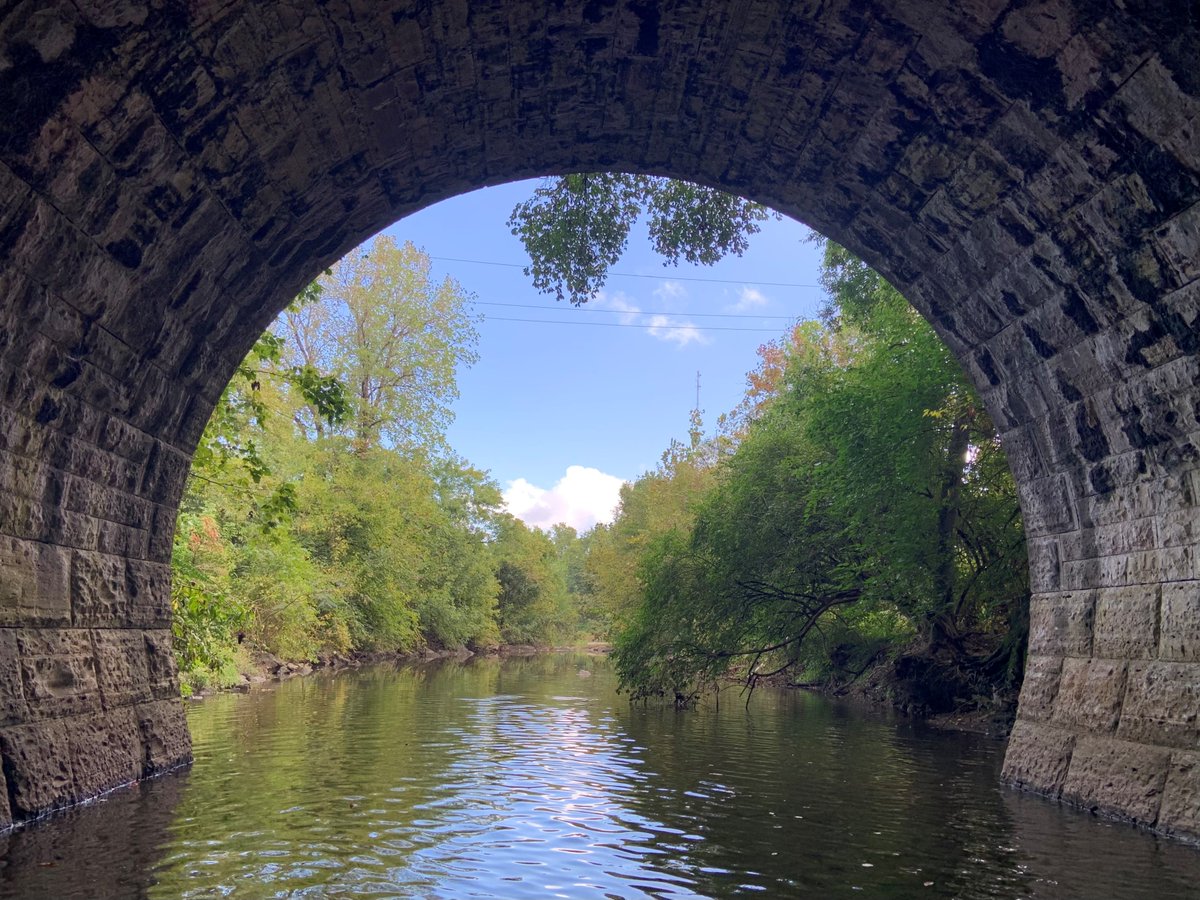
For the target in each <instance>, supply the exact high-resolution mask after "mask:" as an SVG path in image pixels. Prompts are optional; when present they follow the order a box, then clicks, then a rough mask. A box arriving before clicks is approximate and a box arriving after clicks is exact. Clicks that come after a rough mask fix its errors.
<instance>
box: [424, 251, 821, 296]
mask: <svg viewBox="0 0 1200 900" xmlns="http://www.w3.org/2000/svg"><path fill="white" fill-rule="evenodd" d="M429 258H430V259H436V260H437V261H438V262H456V263H470V264H472V265H475V266H500V267H502V268H505V269H524V268H525V266H524V265H523V264H521V263H507V262H496V261H494V260H488V259H463V258H461V257H458V256H431V257H429ZM608 274H609V276H610V277H612V278H654V279H657V280H659V281H704V282H708V283H709V284H759V285H762V286H763V287H786V288H819V287H823V285H820V284H802V283H799V282H795V281H755V280H754V279H753V278H701V277H699V276H698V275H645V274H642V273H640V272H609V273H608Z"/></svg>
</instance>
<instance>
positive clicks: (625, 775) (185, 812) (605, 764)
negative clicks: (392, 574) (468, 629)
mask: <svg viewBox="0 0 1200 900" xmlns="http://www.w3.org/2000/svg"><path fill="white" fill-rule="evenodd" d="M615 687H616V682H615V677H614V675H613V672H612V669H611V666H610V664H609V663H608V661H607V660H605V659H604V658H602V657H595V656H584V655H574V654H548V655H541V656H534V657H525V658H504V659H500V658H474V659H471V660H467V661H465V662H455V661H440V662H435V663H428V664H421V665H379V666H374V667H371V668H367V669H363V670H359V671H350V672H341V673H336V674H318V675H314V676H311V677H307V678H299V679H294V680H292V681H288V682H285V683H283V684H281V685H277V686H273V687H271V688H270V689H264V690H256V691H254V692H252V693H249V694H224V695H218V696H215V697H212V698H210V699H208V700H206V701H205V702H204V703H201V704H196V705H194V706H193V707H192V708H191V709H190V711H189V717H190V721H191V727H192V734H193V737H194V740H195V752H196V763H195V765H194V766H193V767H191V768H190V769H187V770H182V771H179V772H176V773H172V774H170V775H167V776H164V777H162V778H157V779H153V780H150V781H146V782H143V783H141V784H139V785H136V786H134V787H132V788H127V789H123V790H119V791H116V792H114V793H112V794H110V795H108V796H107V797H106V798H104V799H103V800H102V801H99V802H95V803H92V804H89V805H87V806H85V807H82V808H79V809H76V810H72V811H68V812H66V813H63V814H60V815H57V816H54V817H51V818H49V819H47V820H46V821H43V822H40V823H37V824H35V825H33V826H31V827H29V828H26V829H23V830H20V831H17V832H15V833H13V834H11V835H9V836H7V837H4V838H0V849H3V850H4V856H3V861H2V868H0V897H5V898H7V897H46V898H75V897H78V898H85V897H86V898H104V900H107V898H129V897H145V898H180V897H187V898H192V897H197V898H199V897H215V896H225V897H239V898H241V897H245V898H260V897H262V898H265V897H297V898H301V897H303V898H310V897H346V898H349V897H361V896H370V897H389V896H390V897H437V898H443V897H444V898H458V897H486V898H505V900H511V898H520V897H537V898H546V897H567V898H576V897H578V898H585V897H588V898H590V897H597V898H600V897H605V898H624V897H696V896H700V897H732V896H766V897H772V898H775V897H818V898H831V897H896V898H907V897H961V898H982V897H1045V898H1073V897H1078V898H1089V900H1090V898H1110V897H1111V898H1142V897H1144V898H1154V900H1165V898H1175V897H1197V896H1200V850H1196V849H1194V848H1191V847H1186V846H1182V845H1179V844H1177V843H1174V842H1172V841H1169V840H1165V839H1161V838H1158V837H1156V836H1155V835H1153V834H1149V833H1146V832H1144V831H1140V830H1137V829H1135V828H1133V827H1132V826H1128V825H1124V824H1121V823H1117V822H1112V821H1108V820H1104V819H1099V818H1096V817H1094V816H1091V815H1089V814H1087V813H1085V812H1081V811H1079V810H1075V809H1070V808H1067V807H1063V806H1060V805H1058V804H1055V803H1052V802H1048V801H1046V800H1044V799H1041V798H1039V797H1035V796H1030V795H1027V794H1022V793H1019V792H1016V791H1013V790H1009V789H1007V788H1004V787H1002V786H1001V785H1000V783H999V770H1000V764H1001V758H1002V755H1003V743H1002V742H1000V741H996V740H994V739H989V738H985V737H982V736H977V735H968V734H952V733H946V732H939V731H934V730H932V729H930V728H927V727H924V726H922V725H921V724H920V723H917V722H912V721H909V720H904V719H896V718H892V717H888V716H885V715H876V714H872V713H869V712H864V711H862V710H860V709H854V708H848V707H845V706H842V705H839V704H837V703H834V702H831V701H829V700H827V699H825V698H823V697H820V696H815V695H812V694H808V693H803V692H798V691H777V690H764V689H760V690H758V691H756V692H755V693H754V695H753V696H752V697H751V698H750V702H749V704H748V705H747V704H746V703H745V702H744V698H742V697H740V696H739V695H738V691H737V690H736V689H735V690H728V691H726V692H725V693H724V694H723V695H722V698H721V701H720V703H719V704H716V703H713V702H712V701H711V700H710V701H708V702H707V703H705V704H703V705H701V706H700V707H699V708H698V709H693V710H688V711H682V712H680V711H676V710H674V709H672V708H670V707H667V708H661V707H656V706H641V705H631V704H630V703H629V702H628V700H627V699H626V698H625V697H623V696H620V695H618V694H617V693H616V690H615ZM5 845H6V846H5Z"/></svg>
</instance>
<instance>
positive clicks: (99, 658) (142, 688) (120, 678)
mask: <svg viewBox="0 0 1200 900" xmlns="http://www.w3.org/2000/svg"><path fill="white" fill-rule="evenodd" d="M92 646H93V647H95V649H96V662H97V666H98V669H99V682H100V696H101V699H102V700H103V703H104V708H105V709H106V710H112V709H115V708H117V707H121V706H130V705H131V704H134V703H144V702H145V701H147V700H150V699H152V691H151V686H150V666H149V660H148V657H147V652H146V642H145V640H144V639H143V637H142V632H140V631H135V630H129V629H115V630H107V629H105V630H96V631H93V632H92Z"/></svg>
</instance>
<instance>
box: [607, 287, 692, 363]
mask: <svg viewBox="0 0 1200 900" xmlns="http://www.w3.org/2000/svg"><path fill="white" fill-rule="evenodd" d="M660 291H663V293H662V294H661V295H660V293H659V292H660ZM686 293H687V292H686V291H685V290H684V288H683V286H682V285H680V284H679V283H678V282H675V281H668V282H665V283H664V286H663V288H659V289H658V290H656V291H655V292H654V294H655V296H656V297H660V299H664V298H670V297H683V296H686ZM592 302H593V303H595V305H596V306H602V307H605V308H607V309H612V310H616V311H617V312H619V313H620V315H619V316H618V317H617V318H618V319H619V320H620V322H621V324H622V325H642V326H645V325H649V326H650V327H649V328H647V329H646V333H647V334H648V335H650V337H652V338H655V339H656V340H660V341H666V342H667V343H669V344H675V345H676V346H678V347H686V346H687V345H688V344H691V343H696V344H708V343H711V342H712V339H711V338H709V337H708V336H707V335H705V334H704V333H703V332H702V331H700V329H699V328H698V327H697V326H696V324H695V323H694V322H689V321H687V320H686V319H682V318H680V317H678V316H665V315H660V314H650V313H644V312H642V308H641V307H640V306H638V305H637V304H636V303H634V302H633V301H632V300H631V299H630V298H629V296H628V295H627V294H624V293H621V292H620V291H618V292H617V293H615V294H606V293H605V292H604V291H601V292H600V293H599V294H597V295H596V299H595V300H594V301H592Z"/></svg>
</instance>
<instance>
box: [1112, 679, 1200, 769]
mask: <svg viewBox="0 0 1200 900" xmlns="http://www.w3.org/2000/svg"><path fill="white" fill-rule="evenodd" d="M1198 717H1200V663H1176V662H1134V663H1130V664H1129V676H1128V683H1127V685H1126V688H1125V702H1124V706H1123V708H1122V710H1121V723H1120V725H1119V726H1118V728H1117V736H1118V737H1120V738H1122V739H1124V740H1127V741H1140V742H1142V743H1146V744H1157V745H1159V746H1163V747H1180V748H1183V749H1186V750H1195V749H1200V721H1198Z"/></svg>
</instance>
